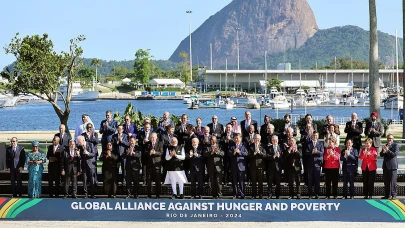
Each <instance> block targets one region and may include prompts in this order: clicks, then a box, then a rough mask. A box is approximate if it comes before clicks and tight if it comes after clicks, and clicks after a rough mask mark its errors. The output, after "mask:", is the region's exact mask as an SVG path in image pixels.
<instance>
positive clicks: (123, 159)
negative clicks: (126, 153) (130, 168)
mask: <svg viewBox="0 0 405 228" xmlns="http://www.w3.org/2000/svg"><path fill="white" fill-rule="evenodd" d="M126 161H127V159H125V158H121V174H122V177H121V183H122V185H126V181H127V171H126V167H125V166H126V164H125V163H126Z"/></svg>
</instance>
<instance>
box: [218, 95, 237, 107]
mask: <svg viewBox="0 0 405 228" xmlns="http://www.w3.org/2000/svg"><path fill="white" fill-rule="evenodd" d="M218 105H219V108H220V109H233V108H234V106H235V104H234V102H233V101H232V100H231V99H229V98H226V99H224V100H220V101H219V102H218Z"/></svg>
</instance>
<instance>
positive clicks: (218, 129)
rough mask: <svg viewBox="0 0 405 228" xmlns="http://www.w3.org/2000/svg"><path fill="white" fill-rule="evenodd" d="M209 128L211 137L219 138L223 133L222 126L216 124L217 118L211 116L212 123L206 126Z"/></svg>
mask: <svg viewBox="0 0 405 228" xmlns="http://www.w3.org/2000/svg"><path fill="white" fill-rule="evenodd" d="M207 126H208V127H209V128H210V132H211V135H215V136H217V137H218V136H220V135H222V133H224V126H223V125H222V124H220V123H218V116H212V123H209V124H207Z"/></svg>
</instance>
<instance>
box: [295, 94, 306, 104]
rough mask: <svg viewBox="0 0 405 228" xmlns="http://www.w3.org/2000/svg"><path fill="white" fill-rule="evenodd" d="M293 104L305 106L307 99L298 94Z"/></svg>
mask: <svg viewBox="0 0 405 228" xmlns="http://www.w3.org/2000/svg"><path fill="white" fill-rule="evenodd" d="M294 101H295V104H296V105H298V106H305V105H306V104H307V99H306V97H305V96H302V95H301V96H298V97H295V98H294Z"/></svg>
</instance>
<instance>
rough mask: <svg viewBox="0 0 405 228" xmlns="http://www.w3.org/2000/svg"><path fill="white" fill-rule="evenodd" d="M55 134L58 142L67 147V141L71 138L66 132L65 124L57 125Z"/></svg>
mask: <svg viewBox="0 0 405 228" xmlns="http://www.w3.org/2000/svg"><path fill="white" fill-rule="evenodd" d="M55 136H57V137H59V139H60V140H59V144H60V145H62V146H63V147H64V148H68V147H69V142H70V140H71V139H72V136H71V135H70V133H67V132H66V126H65V125H64V124H61V125H59V133H56V134H55Z"/></svg>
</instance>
